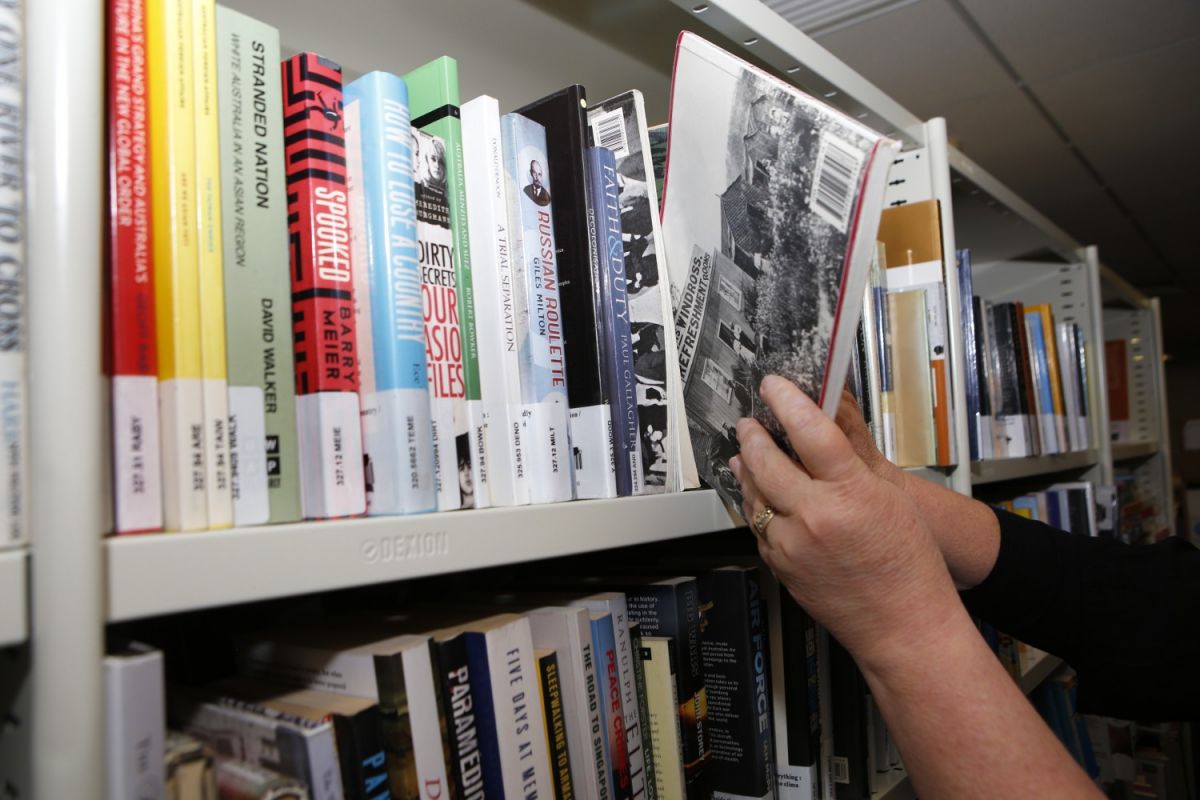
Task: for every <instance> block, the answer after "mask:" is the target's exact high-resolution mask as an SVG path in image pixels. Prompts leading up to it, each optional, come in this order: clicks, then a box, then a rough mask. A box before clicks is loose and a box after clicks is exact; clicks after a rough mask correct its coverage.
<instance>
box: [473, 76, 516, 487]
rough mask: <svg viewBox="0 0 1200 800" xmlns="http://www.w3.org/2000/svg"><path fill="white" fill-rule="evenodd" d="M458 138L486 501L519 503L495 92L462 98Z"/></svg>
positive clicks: (509, 263)
mask: <svg viewBox="0 0 1200 800" xmlns="http://www.w3.org/2000/svg"><path fill="white" fill-rule="evenodd" d="M462 137H463V173H464V177H465V180H466V187H467V212H468V215H469V217H470V220H471V224H470V228H469V231H470V235H471V258H472V265H471V283H472V288H473V289H474V293H475V327H476V337H477V339H478V342H479V386H480V393H481V395H482V396H483V404H484V434H485V437H486V440H485V444H486V447H487V461H488V464H489V465H490V467H491V469H490V471H489V484H490V486H491V494H492V497H491V500H492V504H493V505H496V506H514V505H526V504H527V503H529V501H530V492H531V489H530V485H529V478H528V474H527V472H526V464H525V458H526V456H525V442H524V438H523V432H522V426H521V422H522V418H521V410H522V400H521V362H520V352H519V350H518V342H517V302H516V297H515V295H516V291H517V287H516V283H515V280H514V270H513V257H512V245H511V236H510V232H509V228H508V198H507V197H506V196H505V193H504V146H503V144H502V142H501V140H500V105H499V103H498V102H497V101H496V98H494V97H489V96H487V95H483V96H480V97H477V98H475V99H474V100H471V101H470V102H467V103H464V104H463V107H462Z"/></svg>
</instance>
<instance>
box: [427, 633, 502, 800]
mask: <svg viewBox="0 0 1200 800" xmlns="http://www.w3.org/2000/svg"><path fill="white" fill-rule="evenodd" d="M434 649H435V651H436V653H437V667H438V673H437V674H438V686H439V689H440V690H441V693H442V703H443V705H444V707H445V709H446V712H447V716H446V722H447V727H448V728H449V730H450V735H449V736H448V742H449V745H450V747H449V749H448V750H447V754H446V757H447V760H448V761H449V765H448V766H449V769H447V770H446V772H447V775H448V776H449V775H452V776H453V777H452V778H451V781H452V782H453V784H454V786H453V787H452V788H453V789H454V790H455V793H454V794H453V795H452V796H453V797H454V798H455V799H456V800H485V797H486V796H487V792H486V790H485V788H484V777H483V759H482V754H481V753H480V749H479V725H478V721H477V719H476V716H475V709H474V705H475V701H474V699H473V697H472V694H471V684H472V681H473V680H474V679H475V677H476V676H473V675H472V674H471V665H470V660H469V656H468V652H467V642H466V637H465V636H463V635H461V634H460V635H458V636H454V637H451V638H450V639H446V640H444V641H440V642H437V643H435V645H434ZM478 677H479V679H482V680H486V679H487V676H486V675H482V676H478ZM493 727H494V726H493Z"/></svg>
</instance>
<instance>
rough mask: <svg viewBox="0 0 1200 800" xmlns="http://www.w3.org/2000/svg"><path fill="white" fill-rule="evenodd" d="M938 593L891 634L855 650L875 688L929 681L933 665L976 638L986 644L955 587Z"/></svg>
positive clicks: (897, 688)
mask: <svg viewBox="0 0 1200 800" xmlns="http://www.w3.org/2000/svg"><path fill="white" fill-rule="evenodd" d="M939 594H941V596H940V597H939V598H938V599H937V600H936V601H934V602H932V603H929V604H927V605H926V606H925V607H924V608H923V609H921V611H920V613H919V614H918V615H915V616H914V618H912V619H910V620H908V621H907V622H905V623H903V624H897V625H895V626H893V628H892V630H891V632H890V633H889V634H888V635H886V636H881V637H879V638H877V639H876V640H875V641H873V642H871V643H870V645H869V646H867V647H863V648H860V649H861V650H862V652H860V653H853V655H854V657H855V661H856V662H857V663H858V665H859V668H860V669H861V670H862V673H863V675H864V677H866V679H867V680H868V682H870V683H871V685H872V690H874V689H875V687H880V688H883V689H886V690H889V691H893V692H903V691H905V690H906V689H907V688H908V687H910V686H911V685H912V684H913V683H915V682H922V683H927V682H928V681H929V675H930V669H931V667H933V666H934V665H939V664H943V663H945V661H946V659H947V658H948V657H951V656H953V655H954V654H956V653H960V652H961V651H962V650H963V649H964V647H968V648H969V647H970V646H971V645H972V644H975V641H974V640H976V639H978V640H979V642H978V643H979V644H981V645H982V644H983V640H982V638H981V637H980V636H979V632H978V630H977V629H976V627H975V623H974V622H973V621H972V620H971V617H970V615H968V614H967V611H966V609H965V608H964V607H963V605H962V603H961V601H959V599H958V595H957V593H956V592H955V591H954V590H953V588H952V587H951V589H950V591H949V592H946V593H939ZM985 646H986V645H985Z"/></svg>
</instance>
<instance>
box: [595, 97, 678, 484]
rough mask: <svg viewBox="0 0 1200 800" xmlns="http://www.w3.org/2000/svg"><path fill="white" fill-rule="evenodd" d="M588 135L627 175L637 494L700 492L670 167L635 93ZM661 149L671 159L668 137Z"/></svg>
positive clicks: (617, 101)
mask: <svg viewBox="0 0 1200 800" xmlns="http://www.w3.org/2000/svg"><path fill="white" fill-rule="evenodd" d="M588 134H589V139H590V141H591V143H592V144H593V145H597V146H599V147H607V148H608V149H610V150H612V152H613V156H614V158H615V159H616V162H617V166H616V171H617V174H618V176H619V177H618V179H617V184H618V188H619V196H620V211H621V242H622V245H621V250H622V254H623V255H624V258H625V285H626V294H627V295H628V303H629V324H630V328H631V334H632V337H633V342H634V348H633V362H634V374H635V376H636V379H637V406H638V439H639V441H638V456H639V457H640V459H641V461H640V467H641V481H640V483H641V490H640V491H639V492H637V493H638V494H646V493H654V492H662V491H678V490H680V489H683V488H693V487H695V486H698V485H699V481H698V478H697V476H696V464H695V458H694V457H693V455H692V448H691V440H690V439H689V438H688V434H687V419H686V415H685V414H684V412H683V386H682V384H681V382H680V376H679V372H678V370H675V369H669V368H668V367H667V365H669V364H675V363H677V361H678V358H679V356H678V353H677V352H676V341H675V321H674V318H673V314H672V309H671V293H670V291H669V281H668V280H667V260H666V253H665V251H664V249H663V236H662V228H661V227H660V225H659V197H660V196H661V180H662V174H661V171H660V169H661V166H662V164H661V162H660V163H657V164H656V163H655V162H654V158H653V154H654V152H655V148H656V145H654V144H653V143H652V140H651V137H650V129H649V128H648V127H647V125H646V108H645V103H644V101H643V99H642V93H641V92H639V91H637V90H636V89H634V90H632V91H628V92H625V93H624V94H619V95H617V96H616V97H610V98H609V99H607V100H605V101H604V102H602V103H599V104H597V105H595V106H593V107H592V108H591V109H589V111H588ZM664 134H665V131H664ZM660 149H661V152H662V155H663V157H664V158H665V156H666V141H665V137H664V141H663V142H662V143H661V148H660ZM652 176H655V177H656V178H657V179H654V177H652Z"/></svg>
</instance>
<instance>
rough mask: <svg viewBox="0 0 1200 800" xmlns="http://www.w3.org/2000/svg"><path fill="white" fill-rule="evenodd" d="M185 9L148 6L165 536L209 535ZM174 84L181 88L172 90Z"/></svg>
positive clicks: (174, 4) (184, 5) (175, 2)
mask: <svg viewBox="0 0 1200 800" xmlns="http://www.w3.org/2000/svg"><path fill="white" fill-rule="evenodd" d="M192 42H193V34H192V4H191V0H169V2H164V3H147V4H146V76H147V77H146V84H147V85H146V92H147V106H148V108H149V113H150V120H149V125H150V134H149V140H150V196H151V204H152V206H153V208H154V209H155V211H156V212H157V213H154V214H153V215H152V217H151V222H152V226H151V239H152V241H153V242H154V250H153V253H154V255H153V258H154V262H153V263H154V267H153V275H152V278H153V284H154V324H155V343H156V345H157V348H158V353H157V356H158V403H159V415H158V418H159V426H160V432H159V444H160V446H161V448H162V453H161V459H162V491H163V526H164V527H165V528H167V529H168V530H183V531H194V530H202V529H204V528H206V527H207V526H208V496H207V491H206V483H207V480H208V472H207V470H206V468H205V464H204V459H205V457H206V456H205V448H204V431H205V430H206V428H205V421H204V386H203V366H202V357H201V346H200V299H199V298H200V268H199V243H198V240H197V236H198V232H197V230H196V222H197V220H198V217H197V213H196V203H197V200H198V198H197V195H196V188H195V187H196V135H195V127H196V126H195V95H196V91H195V88H196V87H195V83H194V80H193V77H192V71H193V70H192V64H193V54H192ZM172 76H178V77H179V79H178V80H172V79H171V78H172Z"/></svg>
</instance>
